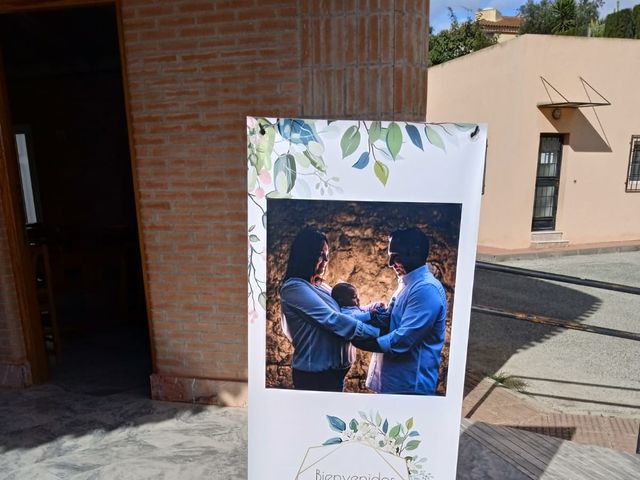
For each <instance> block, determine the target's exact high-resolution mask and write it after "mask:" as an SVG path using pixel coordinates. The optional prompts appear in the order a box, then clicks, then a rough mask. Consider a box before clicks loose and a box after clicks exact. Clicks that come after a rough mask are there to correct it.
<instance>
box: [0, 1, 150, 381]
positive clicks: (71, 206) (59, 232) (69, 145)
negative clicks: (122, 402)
mask: <svg viewBox="0 0 640 480" xmlns="http://www.w3.org/2000/svg"><path fill="white" fill-rule="evenodd" d="M0 48H1V49H2V56H3V59H4V71H3V72H2V75H3V76H4V80H5V83H6V87H7V92H8V95H9V104H10V105H9V107H10V111H11V123H12V124H13V128H14V132H15V134H16V137H15V138H16V146H17V151H18V156H19V160H18V161H19V166H20V173H21V177H22V192H23V200H24V205H23V206H24V207H25V217H26V218H27V225H26V226H25V228H26V229H27V238H28V239H29V244H30V251H31V252H32V259H33V262H34V265H35V269H36V278H35V279H34V282H35V283H36V285H37V289H38V301H39V303H40V305H39V308H40V311H41V317H42V323H43V330H44V338H43V341H44V342H45V343H46V346H47V352H48V356H49V362H50V370H51V380H52V381H53V382H54V383H58V384H62V385H63V386H64V387H65V388H68V389H76V390H79V391H84V392H87V393H96V394H105V393H114V392H121V391H131V390H137V391H143V389H147V388H148V375H149V373H150V372H151V361H150V349H149V335H148V326H147V313H146V310H145V300H144V286H143V280H142V279H143V276H142V267H141V265H142V262H141V255H140V249H139V244H138V227H137V220H136V206H135V197H134V189H133V180H132V168H131V159H130V155H129V143H128V141H129V140H128V131H127V121H126V110H125V98H124V92H123V83H122V73H121V64H120V52H119V41H118V27H117V18H116V12H115V8H114V7H113V6H100V7H90V8H74V9H64V10H53V11H38V12H27V13H14V14H7V15H0Z"/></svg>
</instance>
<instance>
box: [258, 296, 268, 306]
mask: <svg viewBox="0 0 640 480" xmlns="http://www.w3.org/2000/svg"><path fill="white" fill-rule="evenodd" d="M258 303H259V304H260V306H261V307H262V308H263V309H264V310H266V309H267V294H266V293H264V292H260V295H258Z"/></svg>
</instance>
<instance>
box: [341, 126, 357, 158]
mask: <svg viewBox="0 0 640 480" xmlns="http://www.w3.org/2000/svg"><path fill="white" fill-rule="evenodd" d="M358 145H360V130H359V129H358V127H356V126H355V125H352V126H350V127H349V128H347V130H346V132H344V134H343V135H342V139H341V140H340V148H341V149H342V158H345V157H348V156H349V155H351V154H352V153H353V152H355V151H356V150H357V149H358Z"/></svg>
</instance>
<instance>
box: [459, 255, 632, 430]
mask: <svg viewBox="0 0 640 480" xmlns="http://www.w3.org/2000/svg"><path fill="white" fill-rule="evenodd" d="M505 263H507V264H509V265H513V266H516V267H523V268H529V269H534V270H540V271H545V272H554V273H562V274H565V275H574V276H581V277H586V278H591V279H595V280H603V281H609V282H616V283H621V284H628V285H634V286H639V285H640V251H624V252H613V253H600V254H588V255H569V256H544V257H542V258H535V257H522V258H519V259H510V260H507V261H505ZM474 304H483V305H489V306H494V307H499V308H503V309H506V310H515V311H520V312H526V313H532V314H538V315H545V316H550V317H555V318H559V319H565V320H573V321H578V322H581V323H584V324H591V325H597V326H602V327H607V328H611V329H617V330H626V331H630V332H635V333H640V296H637V295H631V294H625V293H618V292H612V291H607V290H600V289H595V288H591V287H582V286H578V285H570V284H566V283H559V282H551V281H546V280H539V279H533V278H527V277H520V276H514V275H509V274H504V273H497V272H488V271H481V270H477V271H476V282H475V288H474ZM469 339H470V341H469V348H468V359H467V365H468V366H469V368H471V369H473V370H476V371H480V372H483V373H486V374H495V373H498V372H505V373H507V374H509V375H513V376H518V377H521V378H522V379H523V380H525V381H526V382H527V384H528V387H527V389H526V391H527V393H528V394H529V395H530V396H531V397H533V398H535V399H536V400H537V401H538V402H540V403H541V404H542V405H543V406H544V408H547V409H551V410H555V411H557V412H558V413H565V414H595V415H605V416H608V415H615V416H622V417H631V418H640V377H639V376H638V372H639V371H640V355H639V354H638V352H639V351H640V345H639V342H637V341H634V340H629V339H620V338H615V337H609V336H604V335H598V334H593V333H585V332H580V331H572V330H565V329H562V328H557V327H549V326H545V325H538V324H532V323H529V322H523V321H518V320H512V319H508V318H500V317H493V316H490V315H485V314H472V317H471V330H470V335H469Z"/></svg>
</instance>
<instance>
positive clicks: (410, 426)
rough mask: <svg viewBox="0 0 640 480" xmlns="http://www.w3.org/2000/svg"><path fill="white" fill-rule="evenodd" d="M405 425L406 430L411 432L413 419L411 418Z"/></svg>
mask: <svg viewBox="0 0 640 480" xmlns="http://www.w3.org/2000/svg"><path fill="white" fill-rule="evenodd" d="M405 425H406V426H407V430H411V429H412V428H413V417H411V418H410V419H409V420H407V422H406V423H405Z"/></svg>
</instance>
